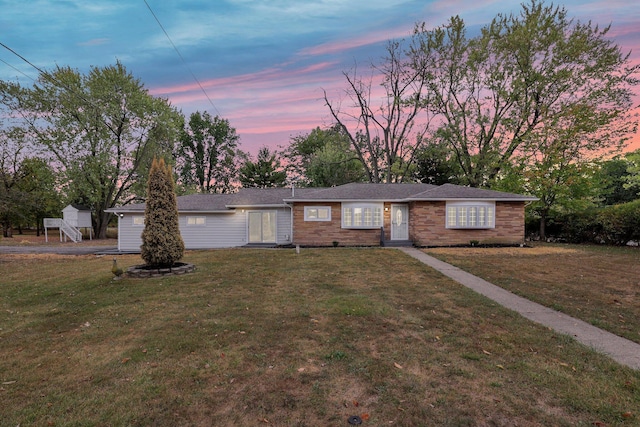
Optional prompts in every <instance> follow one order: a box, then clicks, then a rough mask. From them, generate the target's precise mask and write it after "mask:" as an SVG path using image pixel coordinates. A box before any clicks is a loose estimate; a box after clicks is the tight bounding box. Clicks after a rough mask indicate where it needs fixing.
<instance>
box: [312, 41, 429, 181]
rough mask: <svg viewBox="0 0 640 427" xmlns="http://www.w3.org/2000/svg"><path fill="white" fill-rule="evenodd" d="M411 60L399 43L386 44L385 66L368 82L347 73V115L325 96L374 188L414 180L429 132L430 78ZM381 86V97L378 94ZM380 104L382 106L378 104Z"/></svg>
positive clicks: (337, 104)
mask: <svg viewBox="0 0 640 427" xmlns="http://www.w3.org/2000/svg"><path fill="white" fill-rule="evenodd" d="M410 60H411V58H409V57H408V56H407V55H406V53H405V51H404V49H403V48H402V44H401V42H399V41H390V42H389V43H388V44H387V56H386V57H385V58H384V60H383V62H382V64H381V65H379V66H376V65H372V66H371V69H372V73H371V76H370V77H369V78H368V79H365V78H363V77H362V76H360V75H358V73H357V68H354V70H353V73H347V72H344V73H343V75H344V77H345V79H346V81H347V89H346V90H345V92H346V95H347V97H348V98H349V99H350V100H351V101H352V105H351V106H350V107H349V108H347V109H344V108H342V106H341V103H340V102H336V101H331V100H330V99H329V96H328V95H327V92H326V91H325V92H324V101H325V104H326V105H327V107H328V108H329V112H330V114H331V117H332V118H333V120H334V121H335V122H336V123H337V124H338V126H339V127H340V128H341V129H342V130H343V131H344V132H345V134H347V135H348V136H349V140H350V141H351V145H352V147H353V149H354V151H355V152H356V154H357V156H358V158H359V160H360V161H361V162H362V164H363V166H364V168H365V171H366V174H367V178H368V180H369V181H370V182H402V181H403V179H404V178H405V177H406V176H408V175H409V174H410V168H411V167H412V165H413V163H414V156H415V153H416V150H417V149H418V148H419V147H420V146H421V144H422V143H423V141H424V135H425V133H426V132H427V130H428V127H429V121H430V120H429V116H428V110H426V109H425V106H426V105H428V103H429V99H428V93H427V92H426V91H425V89H426V82H425V77H427V73H426V72H425V70H424V69H421V68H420V67H419V66H418V67H416V66H415V65H419V64H416V63H411V62H409V61H410ZM378 79H379V80H380V86H381V88H382V91H383V93H382V95H381V96H378V94H377V93H376V90H374V89H373V82H374V81H377V80H378ZM377 99H380V104H379V105H378V104H377V101H376V100H377Z"/></svg>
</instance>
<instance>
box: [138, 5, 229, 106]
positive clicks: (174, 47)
mask: <svg viewBox="0 0 640 427" xmlns="http://www.w3.org/2000/svg"><path fill="white" fill-rule="evenodd" d="M143 1H144V4H146V5H147V8H148V9H149V12H151V15H153V18H154V19H155V20H156V22H157V23H158V25H159V26H160V28H161V29H162V32H164V35H165V36H167V39H168V40H169V43H171V46H173V49H174V50H175V51H176V53H177V54H178V56H179V57H180V59H181V60H182V63H183V64H184V65H185V67H187V70H189V73H191V77H193V79H194V80H195V81H196V83H198V86H200V89H201V90H202V93H204V96H206V97H207V100H209V104H211V106H212V107H213V109H214V110H216V113H217V114H218V116H221V114H220V112H219V111H218V109H217V108H216V106H215V105H213V101H212V100H211V98H209V94H207V92H206V91H205V90H204V87H202V84H200V80H198V78H197V77H196V75H195V74H193V71H191V68H189V65H188V64H187V61H185V60H184V57H183V56H182V54H181V53H180V51H179V50H178V47H177V46H176V45H175V44H174V43H173V40H171V37H169V33H167V30H165V29H164V27H163V26H162V23H161V22H160V20H159V19H158V17H157V16H156V14H155V13H154V12H153V9H151V6H149V3H148V2H147V0H143Z"/></svg>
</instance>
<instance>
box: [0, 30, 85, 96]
mask: <svg viewBox="0 0 640 427" xmlns="http://www.w3.org/2000/svg"><path fill="white" fill-rule="evenodd" d="M0 46H2V47H3V48H5V49H6V50H8V51H9V52H11V53H13V54H14V55H15V56H17V57H18V58H20V59H22V60H23V61H24V62H26V63H27V64H29V65H30V66H32V67H33V68H35V69H36V70H38V73H40V75H41V76H42V77H44V78H46V79H47V80H49V81H50V82H51V83H53V85H54V86H57V87H59V88H62V89H65V90H67V91H68V92H69V93H71V94H73V95H75V96H77V97H78V98H80V99H82V100H83V101H84V102H86V103H87V104H89V105H91V106H92V107H94V108H95V107H96V106H95V105H94V103H93V102H92V101H90V100H88V99H87V98H86V97H85V96H84V94H81V93H78V92H77V91H76V90H74V89H73V88H71V87H69V86H68V85H66V84H64V83H62V82H61V81H59V80H58V79H56V78H55V77H53V75H52V74H50V73H47V72H46V71H44V70H43V69H42V68H40V67H38V66H37V65H35V64H33V63H32V62H31V61H29V60H28V59H27V58H25V57H24V56H22V55H20V54H19V53H18V52H16V51H15V50H13V49H11V48H10V47H9V46H7V45H6V44H4V43H2V42H0ZM2 62H4V61H2ZM5 64H6V62H5ZM7 65H9V64H7ZM9 66H10V67H11V68H13V69H16V68H15V67H13V66H11V65H9ZM21 73H22V72H21ZM22 74H24V73H22ZM24 75H25V76H27V75H26V74H24ZM27 77H29V76H27ZM29 78H30V79H31V80H33V81H34V82H36V80H35V79H33V78H31V77H29Z"/></svg>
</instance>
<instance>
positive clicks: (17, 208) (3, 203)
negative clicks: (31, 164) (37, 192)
mask: <svg viewBox="0 0 640 427" xmlns="http://www.w3.org/2000/svg"><path fill="white" fill-rule="evenodd" d="M27 149H28V145H27V144H26V140H25V134H24V132H22V130H21V129H19V128H17V129H16V128H13V129H3V130H2V133H1V134H0V222H1V224H2V235H3V236H4V237H13V225H14V224H15V223H17V222H19V221H20V220H23V219H24V217H25V212H24V209H23V208H24V206H26V199H27V194H26V193H25V192H24V191H22V189H20V187H19V185H18V183H19V182H20V163H21V162H22V159H23V154H22V153H23V151H26V150H27Z"/></svg>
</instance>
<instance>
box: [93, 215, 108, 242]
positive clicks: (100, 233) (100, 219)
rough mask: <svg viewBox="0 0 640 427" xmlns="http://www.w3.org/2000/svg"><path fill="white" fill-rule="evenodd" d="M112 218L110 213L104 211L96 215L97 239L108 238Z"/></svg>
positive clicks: (95, 229)
mask: <svg viewBox="0 0 640 427" xmlns="http://www.w3.org/2000/svg"><path fill="white" fill-rule="evenodd" d="M110 218H111V214H110V213H105V212H103V213H102V214H98V215H96V226H95V228H94V231H95V234H96V239H106V238H107V228H108V227H109V219H110Z"/></svg>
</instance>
